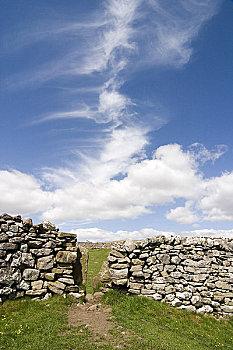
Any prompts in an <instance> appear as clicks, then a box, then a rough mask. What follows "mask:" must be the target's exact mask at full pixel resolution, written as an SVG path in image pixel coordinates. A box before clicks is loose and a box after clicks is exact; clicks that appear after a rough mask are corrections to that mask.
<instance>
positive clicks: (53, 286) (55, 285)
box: [48, 281, 66, 294]
mask: <svg viewBox="0 0 233 350" xmlns="http://www.w3.org/2000/svg"><path fill="white" fill-rule="evenodd" d="M65 288H66V285H65V284H64V283H61V282H59V281H55V282H48V289H49V290H51V292H53V293H55V294H63V292H64V289H65Z"/></svg>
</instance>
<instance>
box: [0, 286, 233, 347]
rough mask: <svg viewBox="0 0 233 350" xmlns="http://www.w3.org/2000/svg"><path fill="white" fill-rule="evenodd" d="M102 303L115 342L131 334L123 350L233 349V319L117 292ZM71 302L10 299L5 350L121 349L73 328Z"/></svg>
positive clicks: (0, 324) (1, 340)
mask: <svg viewBox="0 0 233 350" xmlns="http://www.w3.org/2000/svg"><path fill="white" fill-rule="evenodd" d="M103 302H104V303H106V304H108V305H111V307H112V309H113V315H114V319H115V322H116V326H115V328H114V330H113V331H112V334H114V336H115V340H114V343H115V344H117V343H118V340H119V341H120V340H121V341H122V342H124V336H123V335H122V331H123V332H126V333H127V334H128V337H126V338H127V339H126V341H125V346H124V347H123V349H124V350H165V349H166V350H168V349H169V350H207V349H208V350H211V349H227V350H232V349H233V319H230V320H220V321H218V320H216V319H214V318H212V317H204V316H200V315H195V314H193V313H188V312H185V311H183V310H177V309H175V308H172V307H170V306H169V305H166V304H165V303H159V302H155V301H153V300H149V299H146V298H143V297H137V296H135V297H131V296H127V295H123V294H120V293H119V292H118V291H114V290H111V291H109V292H108V293H106V294H105V295H104V298H103ZM70 304H71V300H70V299H69V298H66V299H64V298H63V297H61V296H55V297H53V298H51V299H49V300H48V301H39V302H36V301H32V300H30V299H21V300H15V301H12V300H9V301H6V302H5V303H4V304H3V305H2V306H0V349H1V350H54V349H56V350H94V349H95V350H114V349H117V347H116V346H115V345H113V341H111V340H107V343H106V344H100V343H97V342H96V341H95V340H93V338H92V334H91V332H90V331H88V329H87V328H85V326H78V327H73V326H69V325H68V322H67V320H68V318H67V312H68V307H69V305H70ZM119 326H122V328H120V329H119ZM126 343H127V345H126Z"/></svg>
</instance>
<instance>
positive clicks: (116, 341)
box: [68, 293, 132, 349]
mask: <svg viewBox="0 0 233 350" xmlns="http://www.w3.org/2000/svg"><path fill="white" fill-rule="evenodd" d="M96 294H97V295H96ZM101 295H102V293H95V294H94V297H92V296H91V295H89V296H87V299H88V302H87V303H83V304H81V303H80V304H73V305H71V306H70V308H69V312H68V322H69V324H70V325H71V326H74V327H77V326H79V325H80V324H84V325H86V327H87V328H88V329H89V330H90V331H91V332H92V334H93V339H94V340H97V341H99V342H101V343H102V344H109V343H110V344H112V345H114V346H115V348H116V349H122V348H124V346H125V345H127V343H128V342H127V340H129V338H130V336H132V334H130V333H129V332H128V331H126V330H124V328H123V327H121V326H117V325H116V323H114V321H113V320H111V318H113V316H112V309H111V308H110V307H106V306H104V305H103V304H101V303H100V298H101ZM113 330H116V331H117V336H116V334H114V335H112V334H111V333H110V331H113Z"/></svg>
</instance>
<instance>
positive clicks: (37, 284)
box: [31, 280, 43, 290]
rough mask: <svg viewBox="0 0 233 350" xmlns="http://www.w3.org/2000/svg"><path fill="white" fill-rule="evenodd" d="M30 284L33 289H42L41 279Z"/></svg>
mask: <svg viewBox="0 0 233 350" xmlns="http://www.w3.org/2000/svg"><path fill="white" fill-rule="evenodd" d="M31 286H32V289H33V290H37V289H42V287H43V281H42V280H39V281H34V282H32V283H31Z"/></svg>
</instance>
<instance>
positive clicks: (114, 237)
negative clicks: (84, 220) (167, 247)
mask: <svg viewBox="0 0 233 350" xmlns="http://www.w3.org/2000/svg"><path fill="white" fill-rule="evenodd" d="M71 233H75V234H77V238H78V241H79V242H83V241H91V242H112V241H120V240H125V239H127V238H131V239H134V240H138V239H144V238H149V237H154V236H159V235H164V236H168V235H169V236H170V235H171V232H166V231H158V230H154V229H152V228H144V229H141V230H138V231H121V230H119V231H116V232H112V231H107V230H102V229H100V228H96V227H90V228H79V229H76V230H71Z"/></svg>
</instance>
